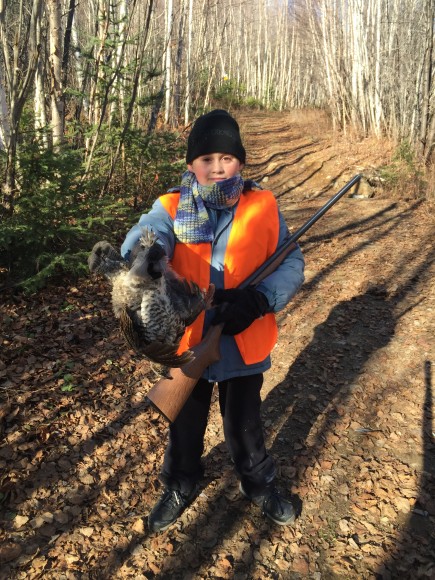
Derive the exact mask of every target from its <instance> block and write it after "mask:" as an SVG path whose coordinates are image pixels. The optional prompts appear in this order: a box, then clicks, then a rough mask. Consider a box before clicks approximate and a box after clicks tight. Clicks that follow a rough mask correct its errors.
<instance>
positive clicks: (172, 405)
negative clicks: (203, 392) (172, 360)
mask: <svg viewBox="0 0 435 580" xmlns="http://www.w3.org/2000/svg"><path fill="white" fill-rule="evenodd" d="M223 327H224V325H223V324H218V325H216V326H211V327H210V328H209V330H208V331H207V334H206V335H205V336H204V338H203V339H202V341H201V342H200V343H199V344H197V345H196V346H194V347H193V348H192V349H191V350H192V352H193V353H194V359H193V360H192V361H190V362H188V363H186V364H185V365H183V366H182V367H180V368H178V369H171V370H170V371H169V372H170V378H164V379H160V380H159V381H158V382H157V383H156V384H155V385H154V386H153V387H152V388H151V389H150V390H149V391H148V395H147V399H148V401H149V402H150V403H151V405H152V406H153V407H155V408H156V409H157V411H159V413H161V414H162V415H163V416H164V417H165V418H166V419H167V420H168V421H169V422H170V423H172V422H173V421H174V420H175V419H176V417H177V415H178V413H179V412H180V411H181V409H182V408H183V406H184V403H185V402H186V401H187V399H188V398H189V397H190V394H191V392H192V391H193V389H194V388H195V385H196V383H197V382H198V381H199V379H200V378H201V376H202V375H203V373H204V371H205V369H206V368H207V367H208V366H210V365H211V364H213V363H214V362H217V361H218V360H219V359H220V351H219V340H220V337H221V334H222V329H223Z"/></svg>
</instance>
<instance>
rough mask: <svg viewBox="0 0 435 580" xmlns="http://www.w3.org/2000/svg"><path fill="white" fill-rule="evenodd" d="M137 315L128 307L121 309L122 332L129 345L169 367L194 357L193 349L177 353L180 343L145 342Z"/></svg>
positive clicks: (152, 359) (151, 359)
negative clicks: (136, 319) (136, 320)
mask: <svg viewBox="0 0 435 580" xmlns="http://www.w3.org/2000/svg"><path fill="white" fill-rule="evenodd" d="M135 318H136V315H135V313H134V312H132V311H131V310H129V309H128V308H124V309H123V310H122V311H121V314H120V317H119V322H120V327H121V332H122V334H123V335H124V338H125V340H126V341H127V343H128V345H129V346H130V347H131V348H132V349H133V350H135V351H136V352H138V353H139V354H141V355H144V356H145V357H146V358H148V359H149V360H150V361H152V362H155V363H158V364H161V365H165V366H168V367H173V368H175V367H180V366H182V365H183V364H185V363H187V362H189V361H191V360H192V359H193V353H192V352H191V351H189V350H188V351H186V352H183V353H182V354H180V355H179V354H177V350H178V344H164V343H163V342H160V341H152V342H145V341H144V340H143V339H142V338H141V326H140V325H139V324H138V323H137V322H135Z"/></svg>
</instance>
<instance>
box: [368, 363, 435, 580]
mask: <svg viewBox="0 0 435 580" xmlns="http://www.w3.org/2000/svg"><path fill="white" fill-rule="evenodd" d="M422 374H423V375H424V385H425V402H424V406H423V409H422V440H423V467H422V473H421V478H420V482H419V495H418V498H417V502H416V504H415V508H414V509H413V510H412V513H411V515H410V517H409V520H408V522H407V528H406V530H405V532H404V533H403V535H402V537H401V539H400V540H399V542H398V547H397V550H396V551H395V553H394V554H392V555H391V558H390V560H389V561H387V562H384V563H383V565H382V566H381V567H380V569H379V570H378V574H377V577H378V578H382V580H395V579H396V578H411V577H412V578H428V579H429V578H435V558H434V551H433V547H434V544H435V529H434V525H433V520H434V518H435V499H434V498H435V445H434V433H435V425H434V419H433V401H434V393H433V382H432V362H431V361H429V360H427V361H425V365H424V369H423V373H422ZM431 520H432V521H431ZM416 548H418V550H417V549H416Z"/></svg>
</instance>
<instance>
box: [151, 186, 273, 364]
mask: <svg viewBox="0 0 435 580" xmlns="http://www.w3.org/2000/svg"><path fill="white" fill-rule="evenodd" d="M179 199H180V194H179V193H167V194H165V195H163V196H161V197H160V202H161V203H162V205H163V207H164V208H165V210H166V211H167V212H168V213H169V215H170V216H171V217H172V219H175V215H176V213H177V207H178V202H179ZM278 236H279V216H278V209H277V205H276V200H275V197H274V195H273V193H272V192H271V191H265V190H262V191H245V192H243V194H242V195H241V197H240V200H239V203H238V205H237V208H236V212H235V216H234V221H233V225H232V228H231V232H230V237H229V240H228V244H227V248H226V251H225V257H224V286H225V288H235V287H237V286H238V285H239V284H240V283H242V282H243V281H244V280H245V279H246V278H247V277H248V276H249V275H250V274H252V273H253V272H255V270H256V269H257V268H259V267H260V266H261V265H262V264H263V263H264V262H265V261H266V260H267V258H269V256H271V255H272V254H273V252H274V251H275V250H276V248H277V245H278ZM211 252H212V246H211V243H209V242H205V243H200V244H184V243H176V244H175V250H174V255H173V257H172V260H171V264H172V267H173V268H174V270H175V271H176V272H177V273H178V274H180V276H183V277H184V278H187V279H188V280H192V281H193V282H196V284H198V286H199V287H200V288H208V286H209V284H210V264H211ZM204 316H205V313H204V312H202V313H201V314H200V315H199V316H198V318H197V319H196V320H195V322H194V323H193V324H191V325H190V326H188V327H187V328H186V332H185V333H184V336H183V339H182V341H181V344H180V349H179V352H184V351H185V350H187V349H188V348H190V347H192V346H194V345H195V344H198V343H199V342H200V341H201V339H202V333H203V326H204ZM277 337H278V327H277V324H276V320H275V315H274V314H272V313H268V314H266V315H265V316H263V317H262V318H258V319H257V320H254V322H253V323H252V324H251V325H250V326H249V327H248V328H247V329H246V330H244V331H243V332H241V333H240V334H237V335H236V336H235V337H234V338H235V340H236V343H237V346H238V348H239V351H240V354H241V356H242V358H243V361H244V362H245V364H255V363H258V362H261V361H262V360H264V359H265V358H266V357H267V356H268V355H269V354H270V351H271V350H272V348H273V347H274V345H275V343H276V340H277Z"/></svg>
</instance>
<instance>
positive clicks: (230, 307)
mask: <svg viewBox="0 0 435 580" xmlns="http://www.w3.org/2000/svg"><path fill="white" fill-rule="evenodd" d="M213 304H214V305H220V306H219V308H218V309H217V310H216V314H215V317H214V318H213V321H212V324H214V325H216V324H221V323H222V322H223V323H225V325H224V328H223V331H222V332H223V334H229V335H231V336H233V335H234V334H239V333H240V332H242V331H243V330H245V329H246V328H248V326H250V325H251V324H252V323H253V322H254V320H255V319H256V318H260V316H263V315H264V314H266V312H267V311H268V310H269V308H270V306H269V302H268V301H267V298H266V296H265V295H264V294H263V293H262V292H260V291H259V290H256V289H255V288H253V287H252V286H249V287H248V288H243V289H239V288H234V289H230V290H216V291H215V293H214V298H213Z"/></svg>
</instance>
